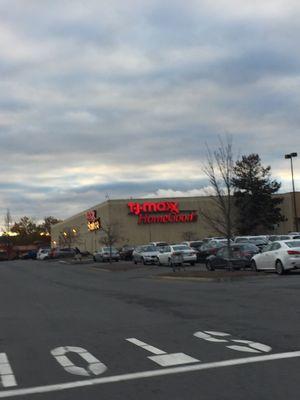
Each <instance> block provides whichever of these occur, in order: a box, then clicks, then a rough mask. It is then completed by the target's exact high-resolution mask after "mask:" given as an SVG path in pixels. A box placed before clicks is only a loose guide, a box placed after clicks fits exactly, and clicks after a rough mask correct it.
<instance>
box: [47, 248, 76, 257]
mask: <svg viewBox="0 0 300 400" xmlns="http://www.w3.org/2000/svg"><path fill="white" fill-rule="evenodd" d="M75 254H76V252H75V250H74V249H72V248H68V247H67V248H59V247H55V248H54V249H52V250H51V251H50V253H49V255H50V258H68V257H75Z"/></svg>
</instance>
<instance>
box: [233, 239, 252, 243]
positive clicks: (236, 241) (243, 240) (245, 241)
mask: <svg viewBox="0 0 300 400" xmlns="http://www.w3.org/2000/svg"><path fill="white" fill-rule="evenodd" d="M248 240H249V239H248V238H238V239H236V240H235V243H247V242H248Z"/></svg>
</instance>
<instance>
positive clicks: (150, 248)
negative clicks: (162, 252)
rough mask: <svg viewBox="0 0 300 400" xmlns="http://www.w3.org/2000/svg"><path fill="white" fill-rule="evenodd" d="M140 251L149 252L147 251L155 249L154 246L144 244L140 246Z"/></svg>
mask: <svg viewBox="0 0 300 400" xmlns="http://www.w3.org/2000/svg"><path fill="white" fill-rule="evenodd" d="M142 251H145V252H149V251H157V248H156V247H155V246H145V247H143V248H142Z"/></svg>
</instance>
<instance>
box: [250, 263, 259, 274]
mask: <svg viewBox="0 0 300 400" xmlns="http://www.w3.org/2000/svg"><path fill="white" fill-rule="evenodd" d="M250 266H251V270H252V271H254V272H258V269H257V265H256V262H255V261H254V260H252V261H251V265H250Z"/></svg>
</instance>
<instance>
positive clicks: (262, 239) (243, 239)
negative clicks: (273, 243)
mask: <svg viewBox="0 0 300 400" xmlns="http://www.w3.org/2000/svg"><path fill="white" fill-rule="evenodd" d="M234 243H251V244H254V245H255V246H257V247H259V248H260V249H262V248H263V247H264V246H266V245H267V244H268V243H269V239H268V237H267V236H263V235H260V236H237V237H236V238H235V239H234Z"/></svg>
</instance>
